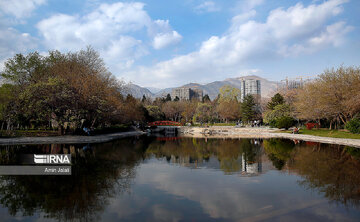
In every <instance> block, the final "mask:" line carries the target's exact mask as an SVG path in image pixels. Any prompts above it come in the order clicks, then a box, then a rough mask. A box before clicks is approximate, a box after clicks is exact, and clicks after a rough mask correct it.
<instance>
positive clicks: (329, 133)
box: [282, 128, 360, 139]
mask: <svg viewBox="0 0 360 222" xmlns="http://www.w3.org/2000/svg"><path fill="white" fill-rule="evenodd" d="M282 132H286V133H291V131H289V130H287V131H282ZM299 132H300V134H306V135H313V136H323V137H333V138H347V139H360V134H353V133H349V132H346V131H343V130H328V129H312V130H308V129H302V128H301V129H300V131H299Z"/></svg>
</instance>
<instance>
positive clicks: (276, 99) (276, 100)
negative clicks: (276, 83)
mask: <svg viewBox="0 0 360 222" xmlns="http://www.w3.org/2000/svg"><path fill="white" fill-rule="evenodd" d="M284 103H285V99H284V97H283V96H282V95H281V94H280V93H276V94H275V95H274V96H273V97H271V101H270V102H269V103H268V104H267V106H266V107H267V108H268V109H269V110H274V109H275V107H276V106H278V105H282V104H284Z"/></svg>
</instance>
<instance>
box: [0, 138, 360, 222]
mask: <svg viewBox="0 0 360 222" xmlns="http://www.w3.org/2000/svg"><path fill="white" fill-rule="evenodd" d="M0 150H1V153H0V161H1V164H8V165H11V164H13V163H14V161H16V160H17V159H18V156H19V155H20V154H32V153H37V154H44V153H47V154H49V153H52V154H53V153H62V154H69V153H71V154H72V162H73V163H72V164H73V165H72V175H71V176H0V217H1V221H119V220H122V221H359V220H360V149H356V148H351V147H344V146H339V145H328V144H319V143H313V142H304V141H292V140H282V139H269V140H262V139H195V138H178V137H138V138H127V139H121V140H116V141H112V142H108V143H103V144H75V145H26V146H25V145H21V146H20V145H19V146H0Z"/></svg>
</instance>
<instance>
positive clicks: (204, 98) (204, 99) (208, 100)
mask: <svg viewBox="0 0 360 222" xmlns="http://www.w3.org/2000/svg"><path fill="white" fill-rule="evenodd" d="M202 102H203V103H208V102H211V99H210V97H209V95H208V94H205V96H203V98H202Z"/></svg>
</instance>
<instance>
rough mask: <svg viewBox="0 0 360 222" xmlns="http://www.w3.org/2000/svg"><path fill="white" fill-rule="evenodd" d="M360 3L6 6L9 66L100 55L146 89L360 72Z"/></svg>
mask: <svg viewBox="0 0 360 222" xmlns="http://www.w3.org/2000/svg"><path fill="white" fill-rule="evenodd" d="M359 21H360V1H359V0H303V1H293V0H171V1H166V0H143V1H99V0H76V1H74V0H63V1H60V0H0V69H3V67H4V62H5V61H6V60H7V59H9V58H11V57H13V56H14V55H15V54H17V53H23V54H27V53H29V52H33V51H38V52H40V53H41V54H42V55H46V54H47V52H48V51H50V50H60V51H61V52H64V53H66V52H69V51H72V52H75V51H78V50H80V49H86V47H87V46H91V47H93V48H94V49H95V50H97V51H98V52H99V53H100V55H101V57H102V58H103V59H104V61H105V64H106V66H107V67H108V69H109V70H110V71H111V73H112V74H113V75H115V76H116V77H117V78H119V79H121V80H124V81H126V82H132V83H134V84H138V85H140V86H144V87H156V88H167V87H175V86H180V85H183V84H186V83H189V82H196V83H209V82H212V81H216V80H220V81H221V80H224V79H226V78H234V77H241V76H244V75H251V74H254V75H258V76H261V77H263V78H266V79H269V80H275V81H279V80H282V79H285V78H286V77H288V78H296V77H313V76H316V75H318V74H321V73H322V72H323V71H324V70H325V69H327V68H332V67H334V68H337V67H339V66H341V65H344V66H359V65H360V64H359V61H360V29H359Z"/></svg>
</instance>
